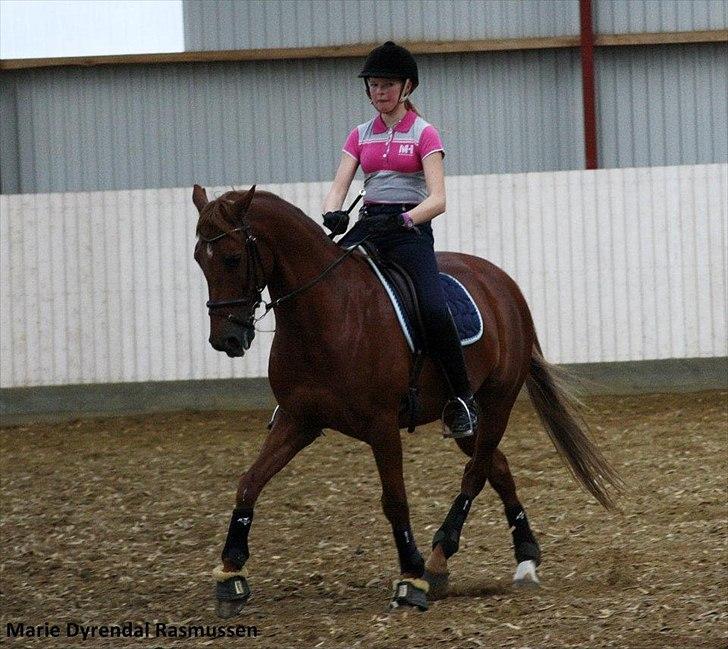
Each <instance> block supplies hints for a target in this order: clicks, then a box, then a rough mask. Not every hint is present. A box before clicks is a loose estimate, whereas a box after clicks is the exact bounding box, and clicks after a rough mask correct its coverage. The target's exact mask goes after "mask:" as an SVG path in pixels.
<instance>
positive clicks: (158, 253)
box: [0, 164, 728, 387]
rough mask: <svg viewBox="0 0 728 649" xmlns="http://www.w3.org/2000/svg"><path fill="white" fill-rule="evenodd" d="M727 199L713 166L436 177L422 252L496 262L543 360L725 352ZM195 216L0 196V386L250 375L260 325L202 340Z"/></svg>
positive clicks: (130, 201) (175, 199) (94, 195)
mask: <svg viewBox="0 0 728 649" xmlns="http://www.w3.org/2000/svg"><path fill="white" fill-rule="evenodd" d="M237 186H238V187H245V186H246V183H244V182H241V183H240V184H239V185H237ZM262 188H264V189H268V190H270V191H273V192H275V193H277V194H279V195H281V196H282V197H284V198H286V199H287V200H289V201H291V202H292V203H294V204H296V205H298V206H299V207H301V208H302V209H303V210H304V211H305V212H307V213H308V214H311V215H316V214H318V213H319V210H320V205H321V202H322V199H323V196H324V194H325V192H326V189H327V188H328V184H327V183H299V184H288V185H266V186H264V187H262ZM226 189H227V188H220V189H218V190H217V192H218V193H221V192H223V191H225V190H226ZM358 189H359V187H358V186H354V187H353V188H352V195H353V193H354V192H356V191H358ZM727 196H728V165H725V164H714V165H698V166H686V167H650V168H643V169H612V170H599V171H571V172H555V173H532V174H514V175H491V176H459V177H451V178H448V215H446V216H444V217H441V218H438V219H437V220H436V222H435V232H436V240H437V247H438V248H439V249H450V250H460V251H463V252H467V253H472V254H477V255H480V256H483V257H487V258H488V259H490V260H492V261H493V262H495V263H496V264H498V265H500V266H502V267H503V268H504V269H506V270H507V271H508V272H509V273H510V274H511V275H512V276H513V277H514V278H515V279H516V281H517V282H518V283H519V284H520V286H521V288H522V290H523V292H524V294H525V295H526V298H527V300H528V302H529V304H530V306H531V310H532V312H533V315H534V319H535V321H536V325H537V328H538V332H539V336H540V339H541V342H542V345H543V347H544V351H545V353H546V355H547V357H548V358H549V359H550V360H552V361H555V362H562V363H567V362H600V361H619V360H641V359H656V358H690V357H698V356H707V357H710V356H714V357H715V356H726V355H728V342H727V339H726V319H727V318H726V290H727V287H728V278H727V276H728V269H727V263H726V262H727V255H728V253H727V252H726V234H727V232H728V207H727V203H728V199H727V198H726V197H727ZM195 223H196V211H195V209H194V207H193V205H192V202H191V189H190V188H180V189H161V190H133V191H114V192H91V193H65V194H32V195H5V196H0V387H20V386H33V385H60V384H73V383H105V382H123V381H149V380H183V379H200V378H227V377H253V376H265V374H266V368H267V358H268V351H269V349H270V342H271V340H272V334H271V333H258V335H257V336H256V339H255V341H254V343H253V347H252V349H251V350H250V352H249V353H248V354H246V356H245V357H244V358H243V359H236V360H231V359H228V358H227V357H226V356H225V355H224V354H220V353H217V352H214V351H213V350H212V348H210V347H209V345H208V343H207V336H208V317H207V313H206V309H205V306H204V304H205V300H206V299H207V291H206V286H205V283H204V279H203V277H202V273H201V272H200V271H199V269H198V268H197V267H196V265H195V264H194V261H193V259H192V250H193V247H194V229H195ZM273 324H274V320H273V317H272V315H269V316H268V318H266V319H265V320H263V321H262V322H261V323H260V326H261V328H262V329H273Z"/></svg>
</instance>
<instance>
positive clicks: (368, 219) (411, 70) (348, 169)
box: [323, 41, 478, 438]
mask: <svg viewBox="0 0 728 649" xmlns="http://www.w3.org/2000/svg"><path fill="white" fill-rule="evenodd" d="M359 77H362V78H363V79H364V87H365V89H366V93H367V96H368V97H369V99H370V101H371V104H372V105H373V106H374V108H375V109H376V110H377V113H378V114H377V116H376V117H374V119H372V120H370V121H368V122H366V123H365V124H360V125H359V126H357V127H356V128H355V129H353V130H352V131H351V133H350V134H349V137H348V138H347V139H346V142H345V144H344V148H343V154H342V156H341V162H340V164H339V168H338V170H337V172H336V177H335V178H334V182H333V185H332V186H331V190H330V191H329V193H328V195H327V196H326V199H325V200H324V204H323V211H324V215H323V216H324V225H325V226H326V227H327V228H328V229H329V230H331V231H332V232H333V233H334V234H342V233H344V232H346V229H347V227H348V225H349V216H348V214H347V213H346V212H344V211H342V210H341V206H342V204H343V202H344V198H345V197H346V195H347V193H348V191H349V187H350V185H351V182H352V180H353V178H354V174H355V173H356V170H357V167H358V166H359V165H360V164H361V166H362V170H363V171H364V176H365V179H364V187H365V189H366V199H365V203H364V205H363V207H362V208H361V210H360V218H359V221H358V222H357V224H356V225H355V226H354V228H352V230H351V231H350V232H349V233H348V234H347V235H346V236H345V237H344V238H343V239H341V241H340V242H339V243H340V244H341V245H344V246H352V245H356V243H357V242H358V241H361V239H362V238H363V237H364V236H366V235H369V241H370V242H371V243H373V244H374V245H375V247H376V248H377V250H378V251H379V253H380V254H382V255H383V256H385V257H389V258H391V259H392V260H394V261H396V262H397V263H398V264H399V265H400V266H402V267H403V268H404V269H405V270H406V271H407V272H408V273H409V275H410V276H411V278H412V281H413V283H414V285H415V290H416V293H417V299H418V302H419V306H420V310H421V313H422V318H423V322H424V327H425V336H426V341H427V350H428V352H429V354H430V355H431V356H432V357H433V358H434V359H435V360H436V361H437V362H438V363H439V364H440V366H441V367H442V369H443V370H444V373H445V376H446V378H447V382H448V384H449V387H450V391H451V393H452V396H453V398H452V400H451V401H450V402H448V404H447V406H446V408H445V411H444V416H443V423H444V425H445V435H446V436H451V437H455V438H459V437H467V436H469V435H472V434H473V432H474V431H475V430H476V428H477V422H478V406H477V402H476V401H475V399H474V397H473V393H472V390H471V388H470V382H469V380H468V375H467V371H466V368H465V360H464V358H463V351H462V346H461V345H460V339H459V336H458V333H457V330H456V328H455V323H454V322H453V320H452V316H451V314H450V311H449V309H448V307H447V303H446V301H445V296H444V293H443V290H442V287H441V285H440V280H439V276H438V268H437V261H436V259H435V251H434V239H433V234H432V225H431V224H430V221H431V220H432V219H433V218H435V217H436V216H438V215H439V214H442V213H443V212H444V211H445V179H444V165H443V158H444V156H445V153H444V149H443V146H442V141H441V140H440V135H439V133H438V132H437V130H436V129H435V127H434V126H432V125H431V124H428V123H427V122H426V121H425V120H424V119H422V117H421V116H420V115H419V113H418V112H417V109H416V108H415V107H414V106H413V105H412V103H411V102H410V101H409V95H410V93H411V92H412V91H413V90H414V89H415V88H416V87H417V85H418V83H419V78H418V74H417V63H416V62H415V59H414V57H413V56H412V54H410V52H409V51H408V50H406V49H405V48H404V47H401V46H399V45H396V44H394V43H393V42H391V41H388V42H386V43H384V45H381V46H379V47H377V48H375V49H374V50H372V51H371V52H370V53H369V55H368V56H367V58H366V60H365V62H364V68H363V69H362V71H361V72H360V74H359Z"/></svg>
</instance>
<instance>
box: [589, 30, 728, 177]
mask: <svg viewBox="0 0 728 649" xmlns="http://www.w3.org/2000/svg"><path fill="white" fill-rule="evenodd" d="M596 70H597V100H598V109H597V120H598V127H597V133H598V143H599V166H600V167H642V166H652V165H671V164H676V163H678V162H679V163H680V164H700V163H707V162H723V161H726V160H728V44H721V43H715V44H705V45H671V46H659V47H650V48H640V50H639V56H635V52H634V51H633V50H630V49H623V48H612V47H609V48H601V49H599V50H597V52H596Z"/></svg>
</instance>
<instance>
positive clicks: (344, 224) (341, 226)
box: [324, 210, 349, 234]
mask: <svg viewBox="0 0 728 649" xmlns="http://www.w3.org/2000/svg"><path fill="white" fill-rule="evenodd" d="M324 227H326V228H328V229H329V230H331V234H344V232H346V229H347V228H348V227H349V215H348V214H347V213H346V212H344V210H336V211H334V212H326V214H324Z"/></svg>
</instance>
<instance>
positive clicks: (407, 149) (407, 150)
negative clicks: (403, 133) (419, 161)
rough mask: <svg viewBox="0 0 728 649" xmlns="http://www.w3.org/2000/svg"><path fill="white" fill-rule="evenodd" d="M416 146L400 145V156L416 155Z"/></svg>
mask: <svg viewBox="0 0 728 649" xmlns="http://www.w3.org/2000/svg"><path fill="white" fill-rule="evenodd" d="M414 153H415V145H414V144H400V145H399V155H414Z"/></svg>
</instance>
